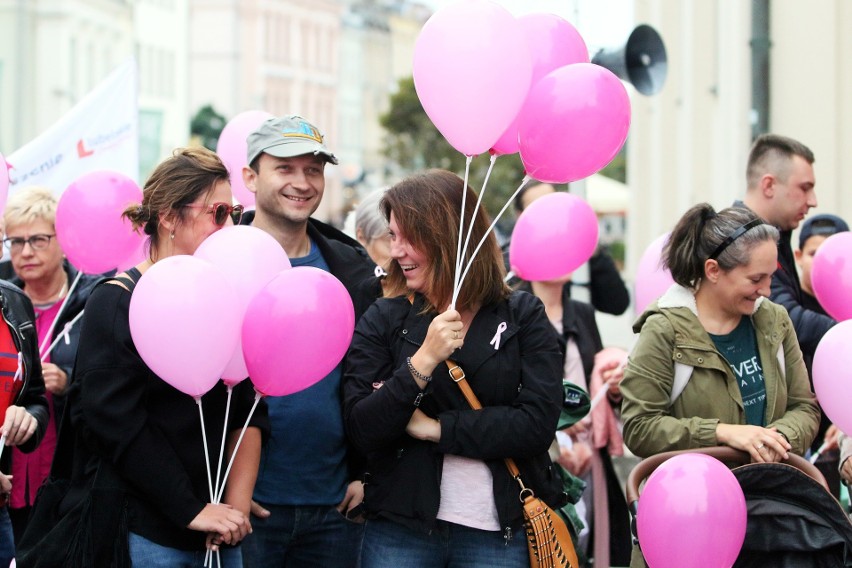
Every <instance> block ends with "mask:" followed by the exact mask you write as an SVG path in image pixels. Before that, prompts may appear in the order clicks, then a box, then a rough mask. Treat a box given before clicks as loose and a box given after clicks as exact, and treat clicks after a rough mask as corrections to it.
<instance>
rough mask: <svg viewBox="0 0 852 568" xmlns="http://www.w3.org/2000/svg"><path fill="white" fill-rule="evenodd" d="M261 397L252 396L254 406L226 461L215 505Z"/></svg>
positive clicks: (256, 393) (220, 497) (220, 495)
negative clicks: (226, 464) (226, 465)
mask: <svg viewBox="0 0 852 568" xmlns="http://www.w3.org/2000/svg"><path fill="white" fill-rule="evenodd" d="M261 396H262V395H261V394H260V393H259V392H257V391H255V395H254V404H252V405H251V410H250V411H249V413H248V417H247V418H246V423H245V424H243V429H242V430H241V431H240V437H239V438H237V444H236V445H235V446H234V453H232V454H231V459H230V460H229V461H228V467H227V468H226V469H225V477H223V478H222V486H221V487H220V488H219V494H218V495H216V501H215V502H216V503H218V502H219V501H220V500H221V499H222V493H224V492H225V482H226V481H227V480H228V474H229V473H231V466H233V465H234V458H235V457H237V450H239V449H240V444H241V443H242V441H243V436H245V434H246V430H247V429H248V425H249V420H251V417H252V415H253V414H254V409H255V408H257V403H258V402H260V397H261Z"/></svg>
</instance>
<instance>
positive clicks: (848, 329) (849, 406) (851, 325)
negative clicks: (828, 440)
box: [813, 237, 852, 432]
mask: <svg viewBox="0 0 852 568" xmlns="http://www.w3.org/2000/svg"><path fill="white" fill-rule="evenodd" d="M831 238H832V239H833V238H834V237H831ZM825 242H826V243H827V242H828V240H826V241H825ZM822 246H825V243H823V245H822ZM819 250H820V251H821V250H822V247H820V249H819ZM817 254H819V251H817ZM850 345H852V320H846V321H842V322H839V323H838V324H837V325H835V326H834V327H832V328H831V329H829V330H828V331H827V332H826V334H825V335H823V336H822V339H821V340H820V342H819V344H818V345H817V348H816V351H815V352H814V364H813V379H814V392H815V393H816V396H817V400H819V404H820V406H821V407H822V409H823V411H824V412H825V415H826V416H828V417H829V418H830V419H831V421H832V423H834V424H836V425H837V427H838V428H840V429H841V430H842V431H843V432H852V389H850V388H849V385H850V384H852V365H850V364H849V346H850Z"/></svg>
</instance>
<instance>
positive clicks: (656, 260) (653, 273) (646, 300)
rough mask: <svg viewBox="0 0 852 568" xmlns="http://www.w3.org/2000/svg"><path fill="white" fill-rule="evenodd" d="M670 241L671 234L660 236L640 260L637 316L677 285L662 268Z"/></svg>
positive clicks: (634, 302) (637, 276) (635, 304)
mask: <svg viewBox="0 0 852 568" xmlns="http://www.w3.org/2000/svg"><path fill="white" fill-rule="evenodd" d="M668 240H669V233H666V234H664V235H660V236H659V237H657V238H656V239H654V240H653V241H652V242H651V244H650V245H648V248H646V249H645V252H643V253H642V258H640V259H639V265H638V266H637V267H636V283H635V285H634V286H635V294H634V298H633V310H634V311H633V313H634V314H636V316H639V315H640V314H641V313H642V312H644V311H645V310H646V309H648V306H650V305H651V304H652V303H654V302H656V301H657V298H659V297H660V296H662V295H663V294H664V293H665V292H666V290H668V289H669V288H670V287H671V285H672V284H674V283H675V282H674V279H673V278H672V273H671V272H669V270H668V269H667V268H663V266H662V253H663V247H664V246H665V244H666V243H667V242H668Z"/></svg>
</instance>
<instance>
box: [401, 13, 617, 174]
mask: <svg viewBox="0 0 852 568" xmlns="http://www.w3.org/2000/svg"><path fill="white" fill-rule="evenodd" d="M588 61H589V55H588V51H587V49H586V45H585V42H584V41H583V38H582V37H581V36H580V34H579V33H578V32H577V31H576V29H574V27H573V26H571V24H570V23H568V22H567V21H565V20H563V19H562V18H559V17H558V16H554V15H551V14H532V15H529V16H524V17H521V18H518V19H516V18H514V17H512V15H511V14H510V13H509V12H508V11H506V10H505V9H504V8H502V7H501V6H499V5H498V4H496V3H495V2H492V1H490V0H467V1H465V2H458V3H456V4H453V5H450V6H447V7H445V8H441V9H440V10H438V11H437V12H435V14H434V15H433V16H432V17H431V18H430V19H429V20H428V21H427V22H426V25H424V26H423V30H422V31H421V33H420V36H419V37H418V38H417V42H416V44H415V49H414V84H415V87H416V89H417V95H418V97H419V98H420V102H421V103H422V105H423V109H424V110H425V111H426V114H427V115H428V116H429V118H430V119H431V120H432V122H433V123H434V124H435V126H436V127H437V128H438V130H439V131H440V132H441V134H443V135H444V138H446V139H447V141H448V142H449V143H450V144H451V145H452V146H453V147H454V148H455V149H457V150H459V151H460V152H461V153H463V154H465V155H467V156H474V155H476V154H479V153H482V152H485V151H487V150H489V149H491V150H492V151H493V152H494V153H495V154H508V153H514V152H518V151H520V154H521V160H522V161H523V164H524V167H525V168H526V171H527V174H528V175H529V176H530V177H532V178H534V179H537V180H540V181H544V182H549V183H567V182H571V181H576V180H579V179H582V178H585V177H588V176H589V175H591V174H593V173H595V172H596V171H598V170H600V169H601V168H603V167H604V166H605V165H606V164H607V163H609V161H610V160H612V158H613V157H614V156H615V155H616V154H617V153H618V151H619V150H620V149H621V147H622V146H623V145H624V142H625V140H626V139H627V131H628V129H629V126H630V101H629V99H628V96H627V91H626V90H625V88H624V85H622V83H621V81H620V80H619V79H618V77H616V76H615V75H614V74H612V73H611V72H610V71H608V70H607V69H605V68H603V67H599V66H597V65H592V64H591V63H589V62H588Z"/></svg>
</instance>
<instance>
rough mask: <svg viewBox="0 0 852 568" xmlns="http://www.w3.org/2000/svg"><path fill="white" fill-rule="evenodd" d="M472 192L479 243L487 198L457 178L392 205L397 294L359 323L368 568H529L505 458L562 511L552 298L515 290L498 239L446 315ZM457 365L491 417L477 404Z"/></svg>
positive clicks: (356, 412) (388, 204)
mask: <svg viewBox="0 0 852 568" xmlns="http://www.w3.org/2000/svg"><path fill="white" fill-rule="evenodd" d="M464 191H466V192H467V197H466V200H465V203H466V207H465V211H464V213H465V219H466V220H467V222H468V223H473V235H472V241H473V242H478V241H479V240H480V239H481V238H482V237H483V236H484V235H485V232H486V230H487V227H488V220H487V217H486V215H485V213H484V212H483V211H481V210H480V211H478V212H477V213H476V214H475V215H474V203H475V201H476V199H475V197H476V196H475V194H473V192H472V191H471V190H470V189H469V188H466V187H465V186H464V183H463V181H462V180H461V179H460V178H459V177H458V176H456V175H454V174H452V173H449V172H446V171H441V170H432V171H429V172H426V173H423V174H420V175H416V176H413V177H411V178H408V179H407V180H404V181H402V182H401V183H399V184H397V185H396V186H394V187H392V188H391V189H390V190H388V192H387V194H386V195H385V196H384V197H383V199H382V202H381V209H382V212H383V213H384V215H385V216H386V217H387V219H388V221H389V228H390V235H391V257H392V259H391V262H390V263H389V266H388V276H387V285H386V287H385V298H384V299H380V300H378V301H377V302H376V303H375V304H374V305H373V306H371V307H370V308H369V310H368V311H367V312H366V313H365V314H364V316H363V317H362V318H361V320H360V321H359V323H358V326H357V328H356V330H355V336H354V338H353V342H352V346H351V348H350V350H349V353H348V355H347V359H346V367H345V372H344V416H345V419H346V424H347V427H348V431H349V434H350V436H351V438H352V439H353V441H354V443H355V444H356V446H358V447H359V448H360V449H361V450H363V451H364V452H365V453H366V454H367V456H368V471H369V476H368V478H367V480H366V483H365V499H364V506H365V513H366V516H367V519H368V520H367V524H366V527H365V533H364V539H363V544H362V551H361V563H362V566H364V568H371V567H375V566H402V565H407V566H413V565H415V564H416V565H418V566H427V565H428V566H456V565H459V566H460V565H465V566H474V565H476V566H525V565H527V562H528V561H529V557H528V551H527V543H526V538H525V536H524V532H523V516H522V510H521V502H520V500H519V499H518V491H519V490H518V486H517V484H516V483H515V481H514V480H513V479H512V478H511V477H510V475H509V472H508V470H507V468H506V464H505V463H504V461H503V458H507V457H513V458H515V460H516V461H517V463H518V466H519V467H520V470H521V477H522V479H523V480H524V482H525V483H526V484H527V485H528V486H529V487H531V488H532V489H533V490H534V491H535V493H536V495H537V496H539V497H541V498H543V499H544V500H545V501H546V502H547V503H548V504H549V505H550V506H552V507H561V506H562V505H563V504H564V495H563V494H562V492H561V480H560V478H559V476H558V475H557V473H556V472H555V471H553V470H552V467H553V464H552V462H551V461H550V458H549V457H548V453H547V449H548V446H549V445H550V443H551V441H552V440H553V432H554V431H555V428H556V424H557V420H558V418H559V413H560V409H561V406H562V356H561V354H560V351H559V346H558V343H557V340H556V335H555V334H554V333H553V330H552V328H551V327H550V324H549V322H548V321H547V318H546V316H545V313H544V309H543V307H542V305H541V302H540V301H539V300H538V299H536V298H534V297H533V296H532V295H530V294H527V293H525V292H514V293H512V292H510V291H509V289H508V288H507V287H506V285H505V284H504V283H503V277H504V272H505V271H504V267H503V262H502V258H501V255H500V249H499V247H498V245H497V242H496V239H495V238H494V236H493V235H489V236H488V238H487V240H486V245H487V246H485V247H483V248H482V250H480V252H479V254H478V255H477V256H476V258H475V259H474V260H473V263H472V267H471V270H470V273H469V274H468V275H467V279H466V280H465V281H464V285H463V286H462V287H461V291H460V295H459V297H458V302H457V304H456V306H455V308H453V307H451V308H449V309H447V306H448V305H449V304H450V299H451V296H452V291H453V273H454V262H453V259H454V258H456V244H457V239H458V233H459V221H460V219H459V217H460V211H461V208H462V193H463V192H464ZM424 212H428V214H427V213H424ZM466 226H467V225H466ZM449 359H452V360H453V361H455V362H456V363H457V364H458V366H460V367H461V368H462V369H463V370H464V373H465V374H466V379H467V381H468V382H469V383H470V386H471V388H472V389H473V391H474V392H475V393H476V395H477V397H478V398H479V399H480V400H481V401H482V404H483V406H484V407H485V408H484V409H482V410H479V411H475V410H472V409H471V408H470V406H469V405H468V403H467V402H466V401H465V398H464V397H463V395H462V392H461V390H460V389H459V387H458V386H457V385H456V384H455V383H454V382H453V379H451V378H450V376H449V368H448V365H450V364H451V363H450V361H449ZM472 559H476V560H475V562H474V563H472V562H473V561H472Z"/></svg>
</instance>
